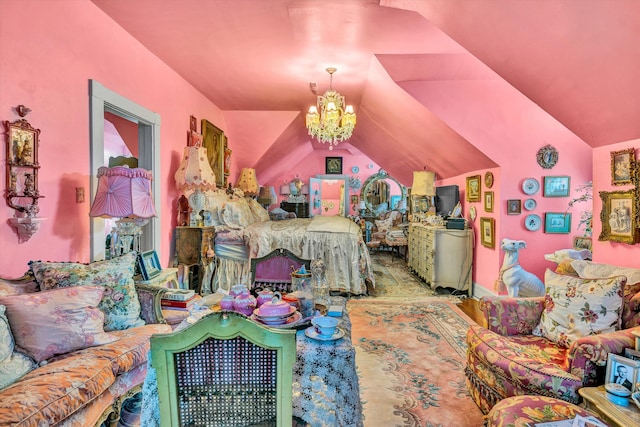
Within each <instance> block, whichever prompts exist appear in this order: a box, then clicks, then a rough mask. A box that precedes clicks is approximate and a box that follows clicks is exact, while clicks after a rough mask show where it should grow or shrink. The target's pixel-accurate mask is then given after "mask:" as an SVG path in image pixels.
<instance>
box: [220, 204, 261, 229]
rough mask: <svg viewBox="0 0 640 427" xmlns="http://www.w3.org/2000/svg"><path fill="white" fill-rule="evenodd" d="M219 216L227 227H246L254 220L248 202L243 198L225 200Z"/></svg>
mask: <svg viewBox="0 0 640 427" xmlns="http://www.w3.org/2000/svg"><path fill="white" fill-rule="evenodd" d="M220 217H221V218H222V221H223V222H224V224H225V225H226V226H227V227H229V228H235V229H240V228H246V227H247V226H249V225H251V224H253V223H254V222H255V220H254V217H253V213H252V212H251V209H250V208H249V204H248V203H247V201H246V200H245V199H244V198H237V199H233V200H229V201H227V203H226V204H225V205H224V208H223V209H222V212H221V215H220Z"/></svg>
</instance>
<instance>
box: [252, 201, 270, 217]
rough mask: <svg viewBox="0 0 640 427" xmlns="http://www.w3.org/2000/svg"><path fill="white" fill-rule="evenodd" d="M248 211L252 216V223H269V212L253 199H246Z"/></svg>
mask: <svg viewBox="0 0 640 427" xmlns="http://www.w3.org/2000/svg"><path fill="white" fill-rule="evenodd" d="M246 200H247V204H248V205H249V209H250V210H251V213H252V214H253V222H262V221H270V220H271V218H270V217H269V212H268V211H267V210H266V209H265V208H263V207H262V205H260V203H258V201H257V200H254V199H246Z"/></svg>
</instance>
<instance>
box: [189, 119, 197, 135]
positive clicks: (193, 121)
mask: <svg viewBox="0 0 640 427" xmlns="http://www.w3.org/2000/svg"><path fill="white" fill-rule="evenodd" d="M189 130H191V132H198V119H196V116H189Z"/></svg>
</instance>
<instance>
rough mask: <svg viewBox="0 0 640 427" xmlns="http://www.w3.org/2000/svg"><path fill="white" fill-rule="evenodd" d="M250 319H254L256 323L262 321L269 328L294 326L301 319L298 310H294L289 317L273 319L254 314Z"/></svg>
mask: <svg viewBox="0 0 640 427" xmlns="http://www.w3.org/2000/svg"><path fill="white" fill-rule="evenodd" d="M250 319H251V320H255V321H256V322H258V323H262V324H263V325H266V326H269V327H271V328H289V327H292V326H294V324H295V323H298V322H299V321H300V320H302V314H301V313H300V312H299V311H296V312H295V313H293V314H292V315H290V316H289V317H285V318H280V319H275V320H273V319H272V320H266V319H262V318H260V317H257V316H256V315H255V314H253V315H251V317H250Z"/></svg>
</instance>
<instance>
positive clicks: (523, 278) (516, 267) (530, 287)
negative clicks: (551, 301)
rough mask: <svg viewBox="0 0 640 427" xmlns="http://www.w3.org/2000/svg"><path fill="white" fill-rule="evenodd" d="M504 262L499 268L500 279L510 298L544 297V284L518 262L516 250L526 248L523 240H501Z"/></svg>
mask: <svg viewBox="0 0 640 427" xmlns="http://www.w3.org/2000/svg"><path fill="white" fill-rule="evenodd" d="M500 247H501V248H502V250H504V261H503V262H502V267H500V279H498V280H502V282H503V283H504V285H505V286H506V287H507V292H508V293H509V296H510V297H537V296H542V295H544V283H542V281H541V280H540V279H538V277H537V276H536V275H534V274H532V273H530V272H528V271H526V270H524V269H523V268H522V267H521V266H520V263H519V262H518V250H520V248H526V247H527V244H526V243H525V241H524V240H511V239H502V243H501V245H500Z"/></svg>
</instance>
